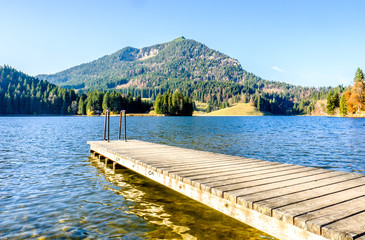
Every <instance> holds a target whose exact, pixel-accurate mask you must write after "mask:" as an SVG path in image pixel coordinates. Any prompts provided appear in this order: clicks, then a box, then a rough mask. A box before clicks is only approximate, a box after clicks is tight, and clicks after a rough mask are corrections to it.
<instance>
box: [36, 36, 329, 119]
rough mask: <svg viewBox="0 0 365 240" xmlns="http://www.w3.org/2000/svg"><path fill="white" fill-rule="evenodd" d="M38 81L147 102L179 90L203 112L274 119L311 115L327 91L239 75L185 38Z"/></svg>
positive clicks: (233, 63) (233, 64) (221, 57)
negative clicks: (233, 111) (241, 111)
mask: <svg viewBox="0 0 365 240" xmlns="http://www.w3.org/2000/svg"><path fill="white" fill-rule="evenodd" d="M38 77H39V78H40V79H45V80H47V81H49V82H51V83H54V84H57V85H59V86H63V87H66V88H74V89H76V90H78V91H79V92H88V91H92V90H107V91H112V90H117V91H118V92H121V93H122V94H128V93H131V94H132V96H133V97H136V96H138V95H141V96H142V98H146V97H147V98H151V99H152V100H154V99H155V98H156V96H157V94H158V93H161V94H163V93H164V92H166V91H172V92H173V91H175V90H177V89H179V90H180V91H181V92H182V93H183V94H184V95H187V96H189V97H191V98H192V99H193V100H194V101H198V102H203V103H206V104H207V111H211V110H217V109H220V108H224V107H227V106H232V105H233V104H235V103H238V102H244V103H250V104H251V105H252V106H255V107H256V108H257V109H258V110H261V111H267V112H271V113H273V114H303V113H310V112H311V111H312V110H313V109H314V105H315V102H316V101H317V100H318V99H322V98H323V97H325V95H326V93H327V92H328V91H329V89H330V88H323V89H315V88H306V87H300V86H294V85H291V84H286V83H282V82H275V81H267V80H264V79H261V78H260V77H258V76H256V75H254V74H252V73H249V72H247V71H246V70H244V69H243V68H242V66H241V64H240V63H239V62H238V61H237V60H236V59H233V58H231V57H229V56H227V55H225V54H223V53H220V52H218V51H216V50H213V49H210V48H208V47H207V46H206V45H204V44H202V43H199V42H197V41H194V40H191V39H185V38H184V37H180V38H177V39H175V40H173V41H170V42H167V43H162V44H157V45H154V46H151V47H145V48H141V49H137V48H133V47H125V48H123V49H121V50H119V51H117V52H115V53H113V54H110V55H106V56H104V57H101V58H99V59H97V60H95V61H92V62H89V63H84V64H81V65H78V66H75V67H72V68H70V69H67V70H64V71H61V72H59V73H55V74H50V75H38Z"/></svg>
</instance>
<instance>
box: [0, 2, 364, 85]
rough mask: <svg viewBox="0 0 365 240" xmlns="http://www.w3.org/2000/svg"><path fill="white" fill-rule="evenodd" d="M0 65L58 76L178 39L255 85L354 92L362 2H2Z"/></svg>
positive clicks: (359, 57) (361, 37) (360, 43)
mask: <svg viewBox="0 0 365 240" xmlns="http://www.w3.org/2000/svg"><path fill="white" fill-rule="evenodd" d="M0 6H1V14H0V22H1V30H2V31H1V32H2V33H1V35H0V65H3V64H7V65H10V66H12V67H15V68H17V69H19V70H21V71H23V72H25V73H28V74H30V75H37V74H41V73H55V72H58V71H61V70H64V69H67V68H69V67H72V66H75V65H78V64H81V63H84V62H89V61H92V60H95V59H97V58H99V57H102V56H104V55H106V54H110V53H113V52H115V51H117V50H119V49H121V48H123V47H126V46H133V47H137V48H141V47H145V46H151V45H154V44H157V43H162V42H168V41H170V40H173V39H175V38H177V37H179V36H184V37H186V38H189V39H194V40H196V41H199V42H202V43H204V44H206V45H207V46H208V47H210V48H213V49H215V50H218V51H220V52H222V53H225V54H227V55H229V56H231V57H233V58H235V59H237V60H238V61H239V62H240V63H241V64H242V67H243V68H244V69H245V70H247V71H249V72H252V73H254V74H256V75H258V76H261V77H262V78H265V79H268V80H275V81H282V82H287V83H292V84H296V85H302V86H337V85H339V84H344V85H349V84H351V83H352V81H353V78H354V74H355V71H356V69H357V67H360V68H362V69H363V70H365V61H364V57H365V29H364V26H365V13H364V11H365V1H355V0H348V1H346V0H343V1H335V0H331V1H330V0H328V1H326V0H316V1H311V0H305V1H302V0H296V1H275V0H271V1H270V0H267V1H263V0H257V1H252V0H250V1H230V0H225V1H214V0H211V1H199V0H194V1H191V0H184V1H175V0H166V1H159V0H154V1H148V0H128V1H127V0H126V1H123V0H120V1H113V0H105V1H91V0H90V1H77V0H63V1H61V0H52V1H45V0H44V1H41V0H32V1H26V0H23V1H20V0H11V1H5V0H0Z"/></svg>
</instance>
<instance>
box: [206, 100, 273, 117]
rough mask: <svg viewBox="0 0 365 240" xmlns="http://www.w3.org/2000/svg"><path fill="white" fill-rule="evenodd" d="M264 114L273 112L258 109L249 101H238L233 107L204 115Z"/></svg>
mask: <svg viewBox="0 0 365 240" xmlns="http://www.w3.org/2000/svg"><path fill="white" fill-rule="evenodd" d="M264 115H272V114H270V113H267V112H261V111H258V110H257V108H255V107H254V106H251V105H250V104H249V103H237V104H235V105H234V106H232V107H227V108H223V109H220V110H217V111H213V112H210V113H207V114H204V116H264Z"/></svg>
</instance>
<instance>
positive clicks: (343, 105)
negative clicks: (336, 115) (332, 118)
mask: <svg viewBox="0 0 365 240" xmlns="http://www.w3.org/2000/svg"><path fill="white" fill-rule="evenodd" d="M340 115H341V116H346V115H347V99H346V94H345V93H344V94H342V96H341V100H340Z"/></svg>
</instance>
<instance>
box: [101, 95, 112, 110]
mask: <svg viewBox="0 0 365 240" xmlns="http://www.w3.org/2000/svg"><path fill="white" fill-rule="evenodd" d="M102 106H103V112H104V113H105V111H106V110H108V109H109V108H110V97H109V93H108V92H107V93H105V94H104V98H103V104H102Z"/></svg>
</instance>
